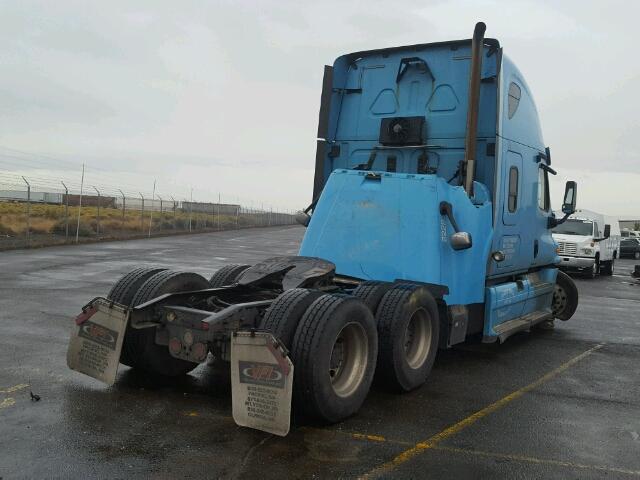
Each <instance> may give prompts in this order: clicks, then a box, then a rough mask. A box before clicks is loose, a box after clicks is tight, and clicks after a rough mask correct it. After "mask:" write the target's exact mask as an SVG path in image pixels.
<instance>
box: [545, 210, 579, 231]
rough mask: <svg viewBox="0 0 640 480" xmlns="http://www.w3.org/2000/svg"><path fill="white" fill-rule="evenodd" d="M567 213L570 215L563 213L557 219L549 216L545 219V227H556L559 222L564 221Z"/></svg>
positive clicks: (567, 216)
mask: <svg viewBox="0 0 640 480" xmlns="http://www.w3.org/2000/svg"><path fill="white" fill-rule="evenodd" d="M572 213H573V212H572ZM569 215H571V213H565V214H564V217H562V218H561V219H559V220H558V219H557V218H556V217H549V218H548V220H547V228H553V227H557V226H558V225H560V224H561V223H564V222H566V221H567V218H569Z"/></svg>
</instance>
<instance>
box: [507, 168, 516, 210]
mask: <svg viewBox="0 0 640 480" xmlns="http://www.w3.org/2000/svg"><path fill="white" fill-rule="evenodd" d="M507 202H508V208H509V212H510V213H513V212H515V211H516V210H517V209H518V167H511V168H510V169H509V195H508V198H507Z"/></svg>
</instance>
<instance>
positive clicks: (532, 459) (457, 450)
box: [434, 447, 640, 477]
mask: <svg viewBox="0 0 640 480" xmlns="http://www.w3.org/2000/svg"><path fill="white" fill-rule="evenodd" d="M434 450H441V451H445V452H453V453H462V454H467V455H474V456H477V457H487V458H500V459H504V460H515V461H519V462H528V463H537V464H541V465H556V466H558V467H568V468H574V469H581V470H592V471H598V472H610V473H622V474H625V475H634V476H637V477H640V470H629V469H626V468H617V467H607V466H603V465H585V464H583V463H574V462H564V461H562V460H552V459H548V458H537V457H530V456H528V455H514V454H510V453H493V452H485V451H482V450H467V449H466V448H454V447H434Z"/></svg>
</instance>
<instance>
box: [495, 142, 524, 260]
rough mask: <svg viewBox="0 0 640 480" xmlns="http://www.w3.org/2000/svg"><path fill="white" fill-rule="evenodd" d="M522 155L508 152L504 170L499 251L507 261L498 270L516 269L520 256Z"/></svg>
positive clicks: (512, 151) (511, 151)
mask: <svg viewBox="0 0 640 480" xmlns="http://www.w3.org/2000/svg"><path fill="white" fill-rule="evenodd" d="M522 174H523V172H522V155H521V154H520V153H519V152H516V151H514V150H507V152H506V155H505V157H504V168H503V182H502V185H503V187H502V188H503V189H504V190H503V202H502V237H501V238H500V245H499V249H500V250H501V251H502V252H503V253H504V255H505V259H504V260H503V261H502V262H500V263H498V265H497V268H498V270H502V271H504V270H510V269H513V268H515V267H516V263H517V260H518V257H519V255H520V243H521V238H520V232H519V230H518V223H519V221H520V216H521V214H520V212H521V210H522V205H521V203H522V194H523V192H522V185H523V180H522V177H523V175H522Z"/></svg>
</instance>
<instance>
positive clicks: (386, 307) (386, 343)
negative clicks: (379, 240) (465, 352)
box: [376, 284, 440, 392]
mask: <svg viewBox="0 0 640 480" xmlns="http://www.w3.org/2000/svg"><path fill="white" fill-rule="evenodd" d="M376 320H377V323H378V339H379V349H378V363H377V367H376V368H377V370H376V376H377V378H378V379H379V380H380V381H381V383H383V384H384V385H385V386H387V387H389V388H391V389H393V390H396V391H401V392H408V391H410V390H414V389H416V388H418V387H419V386H421V385H422V384H424V383H425V381H426V380H427V377H428V376H429V373H431V369H432V368H433V364H434V362H435V358H436V354H437V351H438V343H439V338H440V320H439V315H438V306H437V304H436V301H435V299H434V298H433V296H432V295H431V292H429V290H428V289H426V288H425V287H422V286H419V285H412V284H404V285H395V286H394V287H393V288H392V289H390V290H389V291H388V292H387V293H386V294H385V295H384V297H383V298H382V300H381V302H380V305H379V306H378V310H377V313H376Z"/></svg>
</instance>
